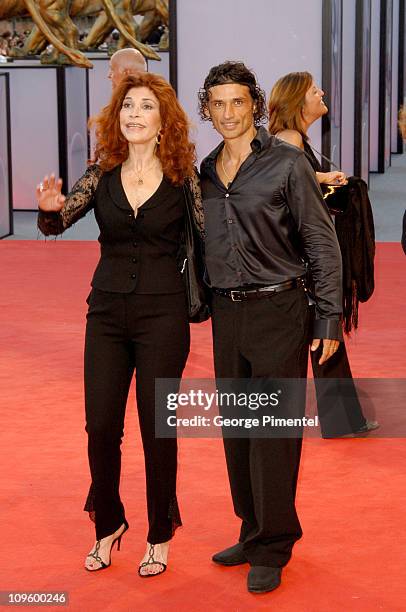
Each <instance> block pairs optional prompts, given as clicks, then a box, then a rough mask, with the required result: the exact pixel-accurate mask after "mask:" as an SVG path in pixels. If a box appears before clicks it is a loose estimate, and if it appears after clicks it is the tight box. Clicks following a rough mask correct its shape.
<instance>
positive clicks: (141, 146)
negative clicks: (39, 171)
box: [37, 73, 203, 577]
mask: <svg viewBox="0 0 406 612" xmlns="http://www.w3.org/2000/svg"><path fill="white" fill-rule="evenodd" d="M93 124H95V125H96V135H97V146H96V150H95V159H94V162H95V163H93V164H92V165H90V166H89V167H88V169H87V171H86V173H85V174H84V175H83V176H82V178H80V179H79V181H78V182H77V183H76V184H75V186H74V187H73V189H72V191H71V192H70V193H69V195H68V196H66V198H65V197H64V196H63V195H62V194H61V187H62V181H61V180H55V177H54V176H51V177H50V178H49V179H48V177H46V178H45V179H44V181H43V183H41V185H40V186H38V188H37V198H38V202H39V209H40V211H39V217H38V225H39V228H40V229H41V231H42V232H43V233H44V234H45V235H49V234H53V235H56V234H60V233H62V232H63V231H64V230H65V229H67V228H68V227H70V226H71V225H72V224H73V223H75V222H76V221H77V220H78V219H80V218H81V217H83V216H84V215H85V214H86V213H87V212H88V211H89V210H90V209H94V212H95V216H96V220H97V223H98V225H99V228H100V236H99V242H100V246H101V257H100V261H99V263H98V265H97V268H96V271H95V273H94V276H93V280H92V291H91V293H90V296H89V298H88V304H89V311H88V314H87V326H86V342H85V403H86V431H87V434H88V454H89V464H90V471H91V476H92V485H91V488H90V492H89V496H88V499H87V502H86V506H85V510H87V511H89V513H90V514H91V517H92V518H93V519H94V521H95V524H96V543H95V544H94V546H93V548H92V550H91V551H90V553H89V555H88V556H87V557H86V561H85V567H86V569H87V570H89V571H97V570H101V569H104V568H106V567H108V566H109V565H110V557H111V549H112V547H113V545H114V543H115V542H117V548H119V545H120V541H121V537H122V535H123V533H124V532H125V531H126V530H127V529H128V523H127V520H126V518H125V512H124V506H123V504H122V502H121V499H120V494H119V482H120V467H121V452H120V445H121V439H122V436H123V431H124V414H125V408H126V402H127V396H128V391H129V387H130V384H131V380H132V377H133V374H134V370H135V371H136V374H137V384H136V395H137V407H138V415H139V422H140V429H141V435H142V441H143V447H144V455H145V469H146V483H147V506H148V521H149V531H148V537H147V549H146V553H145V556H144V558H143V560H142V562H141V564H140V567H139V575H140V576H142V577H147V576H152V575H156V574H160V573H162V572H163V571H164V570H165V569H166V564H167V557H168V548H169V541H170V539H171V538H172V536H173V534H174V532H175V529H176V528H177V527H178V526H179V525H181V520H180V514H179V509H178V504H177V499H176V471H177V443H176V439H174V438H170V439H168V438H156V437H155V379H156V378H166V379H179V378H180V377H181V376H182V372H183V369H184V366H185V363H186V359H187V356H188V353H189V320H188V310H187V300H186V295H185V285H184V282H183V278H182V274H181V270H180V267H179V265H178V261H179V246H180V245H181V244H182V241H183V237H184V233H185V217H186V216H187V211H189V213H192V217H193V219H194V221H195V226H196V229H197V230H200V231H202V218H203V217H202V214H201V206H200V200H199V198H198V185H197V182H196V178H195V171H194V166H193V164H194V159H195V149H194V146H193V145H192V144H191V142H190V141H189V136H188V120H187V117H186V115H185V113H184V111H183V110H182V108H181V107H180V105H179V103H178V101H177V99H176V95H175V92H174V90H173V89H172V87H171V86H170V85H169V84H168V83H167V82H166V81H165V80H164V79H163V78H162V77H160V76H158V75H155V74H149V73H145V74H140V75H138V76H129V77H127V78H125V79H124V80H123V81H122V83H121V84H120V85H119V86H118V87H117V88H116V89H115V91H114V93H113V96H112V99H111V101H110V104H109V105H108V106H107V107H105V108H104V109H103V110H102V112H101V114H100V115H99V116H98V117H97V118H96V119H95V120H94V121H93ZM190 209H191V210H190ZM189 218H190V215H189Z"/></svg>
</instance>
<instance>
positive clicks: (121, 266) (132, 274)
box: [38, 164, 204, 293]
mask: <svg viewBox="0 0 406 612" xmlns="http://www.w3.org/2000/svg"><path fill="white" fill-rule="evenodd" d="M184 189H188V190H189V191H190V193H191V194H192V198H185V193H184ZM188 202H191V203H192V208H193V210H192V212H193V215H192V217H193V220H194V222H195V225H196V229H197V230H198V233H199V235H200V236H201V237H203V235H204V224H203V211H202V205H201V197H200V186H199V179H198V177H197V175H196V176H194V177H192V178H191V179H188V180H187V182H186V183H185V186H184V187H180V186H174V185H173V184H172V183H170V181H169V180H167V179H166V178H165V177H164V178H163V180H162V182H161V184H160V185H159V187H158V189H157V190H156V192H155V193H154V194H153V195H152V196H151V197H150V198H149V199H148V200H147V201H146V202H145V203H144V204H143V205H142V206H141V207H140V208H139V209H138V211H137V214H134V210H133V209H132V207H131V205H130V203H129V202H128V200H127V197H126V195H125V192H124V189H123V186H122V183H121V166H117V167H116V168H114V169H113V170H112V171H110V172H106V173H103V172H102V170H101V169H100V167H99V166H98V165H96V164H95V165H92V166H89V167H88V169H87V170H86V172H85V174H84V175H83V176H82V177H81V178H80V179H79V180H78V181H77V183H76V184H75V185H74V187H73V189H72V191H71V192H70V193H69V194H68V196H67V198H66V202H65V205H64V207H63V209H62V210H61V211H60V212H59V213H45V212H43V211H40V212H39V215H38V227H39V229H40V230H41V231H42V232H43V233H44V234H45V235H58V234H61V233H62V232H64V231H65V230H66V229H67V228H68V227H70V226H71V225H72V224H73V223H75V222H76V221H78V219H80V218H81V217H83V216H84V215H86V213H87V212H88V211H89V210H91V209H94V213H95V217H96V220H97V223H98V226H99V228H100V235H99V242H100V248H101V257H100V261H99V263H98V266H97V268H96V271H95V273H94V276H93V280H92V286H93V287H96V288H97V289H101V290H104V291H113V292H119V293H129V292H132V291H136V292H137V293H176V292H178V291H183V290H184V284H183V282H182V278H181V275H180V271H179V262H178V251H179V247H180V244H181V241H182V235H183V228H184V219H185V206H186V205H188V206H190V205H191V204H190V203H189V204H188Z"/></svg>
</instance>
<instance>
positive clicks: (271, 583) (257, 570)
mask: <svg viewBox="0 0 406 612" xmlns="http://www.w3.org/2000/svg"><path fill="white" fill-rule="evenodd" d="M281 575H282V568H281V567H265V566H263V565H253V566H252V567H251V569H250V571H249V572H248V580H247V586H248V590H249V592H250V593H268V592H269V591H273V590H274V589H277V588H278V586H279V585H280V583H281Z"/></svg>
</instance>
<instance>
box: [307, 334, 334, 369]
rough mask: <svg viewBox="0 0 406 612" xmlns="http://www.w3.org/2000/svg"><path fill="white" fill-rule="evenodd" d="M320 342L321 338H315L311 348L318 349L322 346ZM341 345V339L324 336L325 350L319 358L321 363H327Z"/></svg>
mask: <svg viewBox="0 0 406 612" xmlns="http://www.w3.org/2000/svg"><path fill="white" fill-rule="evenodd" d="M320 342H321V339H320V338H314V339H313V342H312V345H311V347H310V350H311V351H317V349H318V348H319V346H320ZM339 345H340V341H339V340H328V339H327V338H323V352H322V354H321V357H320V359H319V365H323V363H325V362H326V361H327V359H330V357H331V356H332V355H334V353H335V352H336V350H337V349H338V347H339Z"/></svg>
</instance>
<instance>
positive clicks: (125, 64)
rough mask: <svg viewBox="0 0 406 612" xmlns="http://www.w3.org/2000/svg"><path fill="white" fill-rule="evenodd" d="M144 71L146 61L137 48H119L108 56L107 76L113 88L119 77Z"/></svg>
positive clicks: (119, 79)
mask: <svg viewBox="0 0 406 612" xmlns="http://www.w3.org/2000/svg"><path fill="white" fill-rule="evenodd" d="M146 71H147V62H146V61H145V58H144V56H143V55H142V53H140V52H139V51H138V50H137V49H120V50H119V51H116V52H115V53H113V55H112V56H111V58H110V69H109V73H108V78H109V79H110V80H111V85H112V87H113V90H114V89H115V88H116V87H117V85H118V84H119V83H120V81H121V79H123V78H124V77H126V76H128V75H129V74H137V72H146Z"/></svg>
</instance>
